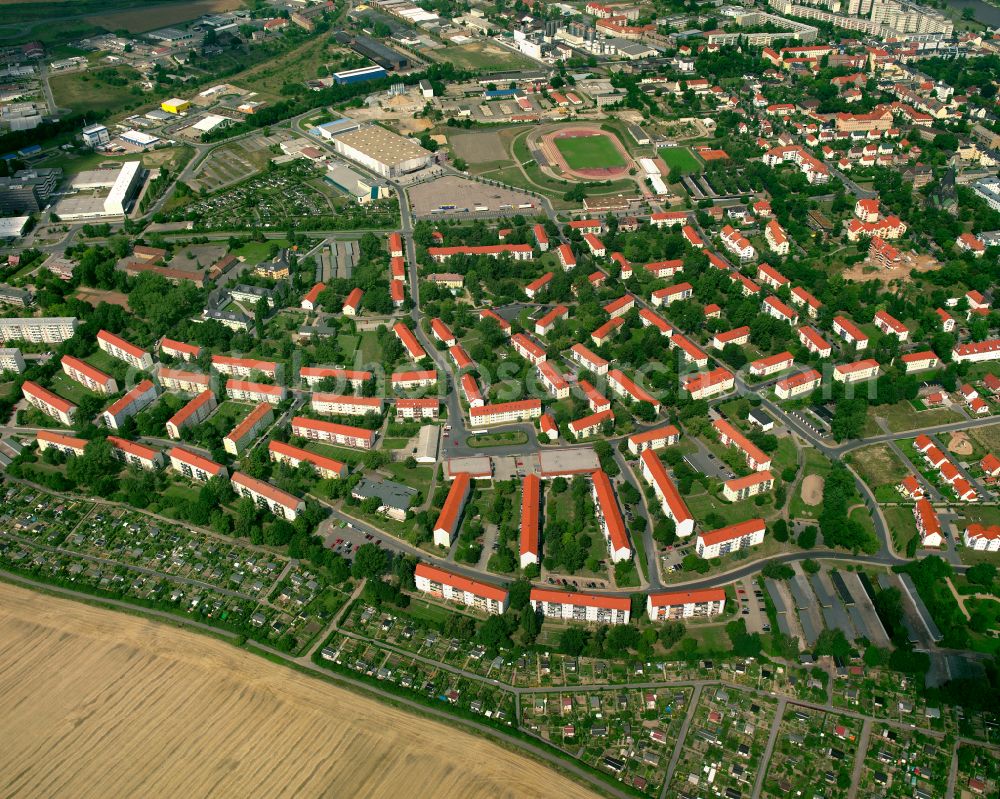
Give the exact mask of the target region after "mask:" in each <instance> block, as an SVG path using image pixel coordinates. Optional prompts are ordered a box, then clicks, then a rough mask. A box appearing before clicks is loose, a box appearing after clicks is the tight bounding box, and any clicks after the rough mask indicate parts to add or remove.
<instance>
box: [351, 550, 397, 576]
mask: <svg viewBox="0 0 1000 799" xmlns="http://www.w3.org/2000/svg"><path fill="white" fill-rule="evenodd" d="M388 568H389V556H388V555H387V554H386V551H385V550H384V549H382V547H380V546H377V545H376V544H362V545H361V546H359V547H358V551H357V552H355V553H354V563H353V565H352V566H351V575H352V576H353V577H354V578H355V579H361V578H362V577H370V578H372V579H375V578H378V577H381V576H382V575H383V574H385V573H386V570H387V569H388Z"/></svg>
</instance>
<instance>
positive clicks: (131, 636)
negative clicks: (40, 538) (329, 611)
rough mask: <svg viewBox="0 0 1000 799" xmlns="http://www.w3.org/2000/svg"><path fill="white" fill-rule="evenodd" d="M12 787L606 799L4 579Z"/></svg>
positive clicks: (33, 791)
mask: <svg viewBox="0 0 1000 799" xmlns="http://www.w3.org/2000/svg"><path fill="white" fill-rule="evenodd" d="M0 653H2V656H0V663H2V664H3V665H2V666H0V741H2V742H3V745H2V746H0V795H3V796H19V797H51V796H73V797H75V798H76V799H85V798H86V797H107V796H144V797H165V796H184V797H201V796H213V797H230V796H232V797H248V796H268V797H277V796H295V797H314V796H328V797H354V796H358V797H361V796H363V797H393V798H394V799H395V797H399V796H406V797H419V796H427V797H430V796H434V797H453V796H454V797H458V796H460V797H468V799H476V797H482V799H488V798H489V799H492V798H493V797H529V796H531V797H534V796H543V795H544V796H559V797H593V796H594V794H593V793H591V792H589V791H587V790H586V789H584V788H583V787H581V786H578V785H577V784H575V783H573V782H571V781H570V780H567V779H566V778H564V777H561V776H560V775H558V774H556V773H555V772H553V771H550V770H549V769H547V768H545V767H544V766H541V765H539V764H537V763H535V762H534V761H532V760H530V759H528V758H525V757H522V756H520V755H517V754H514V753H511V752H508V751H506V750H504V749H502V748H500V747H498V746H495V745H493V744H491V743H489V742H487V741H485V740H481V739H479V738H476V737H475V736H471V735H466V734H463V733H461V732H459V731H457V730H453V729H451V728H450V727H448V726H446V725H444V724H439V723H436V722H431V721H427V720H425V719H422V718H419V717H417V716H411V715H409V714H407V713H404V712H402V711H398V710H395V709H393V708H390V707H387V706H385V705H382V704H380V703H379V702H376V701H374V700H369V699H365V698H363V697H359V696H356V695H355V694H353V693H351V692H349V691H345V690H342V689H340V688H337V687H335V686H331V685H329V684H327V683H323V682H320V681H318V680H314V679H311V678H309V677H307V676H304V675H301V674H298V673H296V672H294V671H291V670H289V669H286V668H284V667H282V666H280V665H278V664H275V663H271V662H269V661H265V660H262V659H260V658H257V657H255V656H253V655H250V654H248V653H246V652H242V651H240V650H238V649H235V648H234V647H232V646H230V645H229V644H226V643H224V642H221V641H217V640H215V639H212V638H208V637H205V636H202V635H198V634H195V633H189V632H186V631H184V630H179V629H176V628H173V627H169V626H166V625H162V624H157V623H155V622H151V621H146V620H143V619H140V618H135V617H132V616H128V615H125V614H121V613H116V612H114V611H110V610H104V609H100V608H93V607H90V606H87V605H83V604H79V603H76V602H72V601H70V600H64V599H59V598H54V597H50V596H45V595H42V594H37V593H35V592H33V591H28V590H26V589H22V588H19V587H14V586H10V585H6V584H0Z"/></svg>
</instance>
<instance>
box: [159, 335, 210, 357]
mask: <svg viewBox="0 0 1000 799" xmlns="http://www.w3.org/2000/svg"><path fill="white" fill-rule="evenodd" d="M160 349H161V350H176V351H177V352H184V353H187V354H188V355H192V356H194V357H195V358H197V357H198V356H199V355H200V354H201V347H199V346H198V345H197V344H185V343H184V342H183V341H174V339H172V338H162V339H160Z"/></svg>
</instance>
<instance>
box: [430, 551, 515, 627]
mask: <svg viewBox="0 0 1000 799" xmlns="http://www.w3.org/2000/svg"><path fill="white" fill-rule="evenodd" d="M413 579H414V581H415V582H416V586H417V590H418V591H420V592H422V593H425V594H430V595H431V596H433V597H436V598H438V599H445V600H447V601H449V602H457V603H459V604H461V605H465V606H466V607H470V608H475V609H476V610H480V611H482V612H483V613H489V614H491V615H500V614H501V613H503V612H504V611H506V610H507V605H508V597H509V595H508V592H507V590H506V589H504V588H499V587H498V586H495V585H490V584H489V583H483V582H480V581H478V580H470V579H469V578H468V577H463V576H461V575H459V574H454V573H452V572H449V571H445V570H444V569H439V568H437V567H435V566H430V565H429V564H426V563H418V564H417V567H416V569H415V570H414V572H413Z"/></svg>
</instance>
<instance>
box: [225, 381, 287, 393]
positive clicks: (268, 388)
mask: <svg viewBox="0 0 1000 799" xmlns="http://www.w3.org/2000/svg"><path fill="white" fill-rule="evenodd" d="M230 389H232V390H233V391H250V392H253V393H256V394H268V395H269V396H272V397H280V396H281V391H282V389H281V386H272V385H269V384H267V383H251V382H250V381H248V380H233V379H232V378H230V379H229V380H227V381H226V391H229V390H230Z"/></svg>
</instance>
